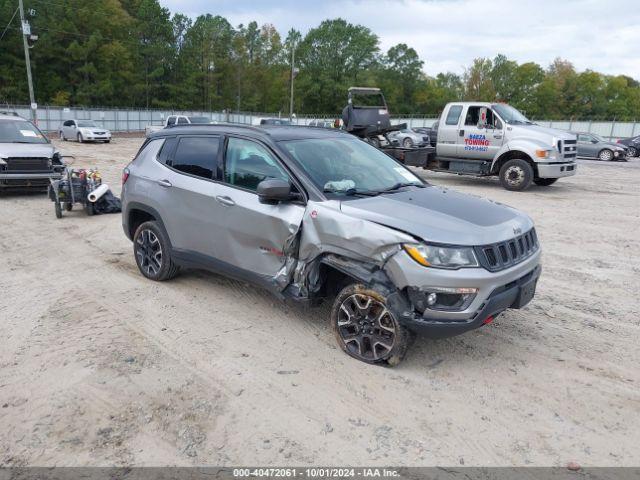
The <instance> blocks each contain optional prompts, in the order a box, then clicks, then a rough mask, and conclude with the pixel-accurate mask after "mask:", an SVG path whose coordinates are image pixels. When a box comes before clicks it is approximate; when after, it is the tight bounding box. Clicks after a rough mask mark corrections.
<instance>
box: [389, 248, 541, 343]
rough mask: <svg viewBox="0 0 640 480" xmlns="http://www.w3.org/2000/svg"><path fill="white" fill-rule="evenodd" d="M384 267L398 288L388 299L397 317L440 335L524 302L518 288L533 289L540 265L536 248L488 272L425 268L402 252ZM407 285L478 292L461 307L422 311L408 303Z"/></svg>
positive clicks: (477, 323)
mask: <svg viewBox="0 0 640 480" xmlns="http://www.w3.org/2000/svg"><path fill="white" fill-rule="evenodd" d="M385 270H386V273H387V275H388V276H389V278H390V279H391V281H392V282H393V283H394V284H395V285H396V287H397V288H398V292H397V293H395V294H394V297H395V298H394V301H393V302H391V303H393V304H394V305H393V308H392V310H393V311H394V314H395V315H396V316H397V318H398V320H399V321H400V322H401V323H403V324H404V325H405V326H407V328H409V329H410V330H413V331H416V332H419V333H424V334H426V335H428V336H430V337H434V338H441V337H449V336H453V335H458V334H461V333H464V332H466V331H468V330H472V329H474V328H478V327H480V326H482V324H483V322H485V320H486V319H487V318H488V317H490V316H495V315H497V314H498V313H500V312H502V311H504V310H506V309H508V308H520V307H522V306H524V304H523V303H522V301H521V300H522V297H521V292H522V291H523V288H524V289H531V288H533V289H535V284H536V282H537V280H538V277H539V276H540V273H541V270H542V269H541V267H540V249H538V250H537V251H536V252H535V253H534V254H532V255H531V256H530V257H528V258H527V259H525V260H524V261H522V262H520V263H519V264H517V265H514V266H513V267H510V268H507V269H505V270H502V271H499V272H489V271H488V270H485V269H484V268H463V269H459V270H441V269H434V268H426V267H423V266H422V265H419V264H418V263H416V262H415V261H414V260H413V259H411V258H410V257H409V256H408V255H407V254H406V253H405V252H399V253H398V254H396V255H394V257H392V258H391V259H390V260H389V262H388V263H387V266H386V267H385ZM409 287H414V288H422V289H425V290H428V289H429V287H458V288H461V287H468V288H477V289H478V292H477V294H476V296H475V298H474V299H473V301H472V302H471V303H470V305H469V306H467V307H466V308H465V309H464V310H462V311H457V312H456V311H443V310H431V309H426V310H424V313H422V314H421V313H420V311H417V310H416V308H415V306H414V305H412V304H411V303H410V301H409V299H408V296H407V295H406V293H405V291H406V289H407V288H409ZM528 300H530V298H529V299H527V301H528ZM525 303H526V302H525Z"/></svg>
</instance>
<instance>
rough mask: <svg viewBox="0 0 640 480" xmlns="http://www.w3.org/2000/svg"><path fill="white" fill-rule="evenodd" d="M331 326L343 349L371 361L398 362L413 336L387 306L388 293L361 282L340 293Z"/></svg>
mask: <svg viewBox="0 0 640 480" xmlns="http://www.w3.org/2000/svg"><path fill="white" fill-rule="evenodd" d="M331 326H332V329H333V333H334V335H335V337H336V341H337V342H338V345H339V346H340V348H341V349H342V351H344V352H345V353H346V354H347V355H349V356H351V357H353V358H355V359H357V360H360V361H362V362H365V363H371V364H386V365H389V366H396V365H398V364H399V363H400V362H401V361H402V359H403V358H404V356H405V354H406V352H407V349H408V347H409V341H410V338H411V334H410V332H409V331H408V330H407V329H406V328H405V327H404V326H402V325H401V324H400V323H398V321H397V320H396V318H395V317H394V316H393V314H392V313H391V312H390V311H389V310H388V309H387V305H386V299H385V297H384V296H383V295H381V294H380V293H379V292H377V291H375V290H372V289H368V288H367V287H366V286H364V285H362V284H357V283H354V284H350V285H347V286H346V287H344V288H343V289H342V290H341V291H340V293H339V294H338V296H337V297H336V299H335V301H334V303H333V307H332V308H331Z"/></svg>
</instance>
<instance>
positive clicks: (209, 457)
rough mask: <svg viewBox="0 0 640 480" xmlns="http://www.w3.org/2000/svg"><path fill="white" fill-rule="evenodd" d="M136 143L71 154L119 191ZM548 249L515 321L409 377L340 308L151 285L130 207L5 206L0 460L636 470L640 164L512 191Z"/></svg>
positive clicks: (450, 342)
mask: <svg viewBox="0 0 640 480" xmlns="http://www.w3.org/2000/svg"><path fill="white" fill-rule="evenodd" d="M141 142H142V140H141V139H140V138H116V139H114V141H113V143H112V144H111V145H88V144H82V145H78V144H72V143H65V144H64V145H61V147H62V148H63V150H64V151H66V152H68V153H70V154H74V155H76V156H77V160H76V163H75V165H76V166H87V167H91V166H97V167H98V168H99V169H100V170H101V171H102V172H103V174H104V177H105V179H106V181H107V182H108V183H109V184H111V185H113V186H114V190H115V191H116V193H119V190H120V186H119V183H120V170H121V168H122V167H123V166H124V165H125V164H126V163H127V162H128V161H129V160H130V159H131V158H132V157H133V155H134V154H135V152H136V151H137V149H138V147H139V146H140V144H141ZM424 175H425V177H426V178H427V179H428V180H429V181H431V182H433V183H436V184H442V185H446V186H450V187H452V188H456V189H459V190H461V191H465V192H469V193H473V194H476V195H481V196H486V197H489V198H492V199H495V200H498V201H502V202H504V203H507V204H510V205H513V206H515V207H518V208H520V209H522V210H524V211H526V212H527V213H529V214H530V215H531V216H532V217H533V219H534V220H535V222H536V224H537V229H538V235H539V237H540V239H541V242H542V245H543V249H544V271H543V276H542V278H541V280H540V283H539V290H538V295H537V297H536V298H535V299H534V301H533V302H532V303H531V304H530V305H529V306H527V308H525V309H523V310H521V311H511V312H508V313H506V314H504V315H503V316H501V317H500V318H498V319H497V320H496V321H495V322H494V323H493V324H492V325H489V326H487V327H484V328H482V329H479V330H476V331H474V332H471V333H467V334H466V335H463V336H460V337H456V338H452V339H447V340H439V341H434V340H426V339H418V340H417V342H416V343H415V344H414V346H413V348H412V349H411V351H410V352H409V355H408V357H407V359H406V360H405V362H404V363H403V364H402V365H401V366H400V367H398V368H395V369H389V368H382V367H371V366H367V365H365V364H362V363H359V362H356V361H354V360H352V359H350V358H348V357H347V356H345V355H344V354H343V353H342V352H341V351H340V350H339V349H338V348H337V347H336V346H335V345H334V339H333V337H332V335H331V332H330V329H329V327H328V323H327V318H328V306H323V307H320V308H318V309H313V310H305V309H303V308H299V307H291V306H285V305H283V304H281V303H280V302H278V301H277V300H275V299H273V298H272V297H271V296H269V294H267V293H264V292H262V291H260V290H257V289H256V288H253V287H251V286H248V285H246V284H243V283H239V282H235V281H232V280H228V279H226V278H223V277H220V276H217V275H213V274H209V273H204V272H186V273H183V274H182V275H181V276H179V277H178V278H176V279H175V280H174V281H171V282H167V283H152V282H150V281H148V280H145V279H144V278H143V277H142V276H141V275H140V274H139V273H138V272H137V269H136V266H135V262H134V259H133V255H132V248H131V244H130V242H129V241H128V240H127V239H126V237H125V236H124V234H123V232H122V229H121V226H120V216H119V215H103V216H97V217H87V216H86V215H85V213H84V212H82V211H74V212H72V213H65V217H64V218H63V219H62V220H57V219H56V218H55V216H54V210H53V204H52V203H51V202H49V200H48V199H47V198H45V197H44V196H43V195H8V196H7V195H5V196H3V197H1V198H0V205H1V212H2V215H1V217H0V226H1V233H0V260H1V261H0V345H2V348H1V349H0V465H5V466H9V465H58V466H60V465H66V466H73V465H124V464H135V465H195V464H197V465H204V464H207V465H223V464H224V465H237V464H277V465H306V464H322V465H367V464H369V465H433V464H439V465H460V464H464V465H467V466H469V465H486V466H494V465H565V464H566V463H567V462H569V461H576V462H578V463H580V464H582V465H585V466H604V465H607V466H609V465H611V466H623V465H626V466H632V465H635V466H637V465H639V464H640V449H639V448H638V445H640V367H639V365H640V349H639V348H638V344H639V343H638V340H639V338H640V335H639V334H640V300H639V298H640V281H639V279H640V253H639V252H640V188H639V187H638V185H639V184H640V161H639V160H638V159H635V160H633V161H631V162H629V163H627V164H604V163H598V162H582V163H581V165H580V168H579V174H578V175H577V176H575V177H573V178H570V179H566V180H561V181H560V182H558V183H557V184H556V185H554V186H552V187H549V188H546V189H543V188H532V189H531V190H529V191H527V192H525V193H511V192H507V191H505V190H503V189H502V188H500V187H499V185H498V184H497V182H496V181H495V180H488V179H475V178H467V177H465V178H463V177H454V176H447V175H440V174H432V173H426V174H424Z"/></svg>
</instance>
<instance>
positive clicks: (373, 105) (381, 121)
mask: <svg viewBox="0 0 640 480" xmlns="http://www.w3.org/2000/svg"><path fill="white" fill-rule="evenodd" d="M342 122H343V128H344V130H346V131H347V132H349V133H351V134H352V135H355V136H356V137H359V138H362V139H363V140H365V141H367V142H369V143H370V144H372V145H373V146H375V147H377V148H379V149H380V150H382V151H383V152H385V153H386V154H387V155H390V156H391V157H393V158H395V159H396V160H399V161H401V162H402V163H404V164H405V165H410V166H415V167H426V165H427V161H428V158H429V155H430V154H432V153H433V152H435V148H433V147H430V146H429V147H410V148H407V147H402V146H400V145H398V144H397V142H394V141H392V140H390V139H389V134H390V133H391V132H396V131H399V130H403V129H405V128H407V124H406V123H401V124H399V125H391V117H390V116H389V109H388V107H387V102H386V100H385V98H384V95H383V94H382V90H380V89H379V88H373V87H351V88H349V90H348V96H347V106H346V107H344V109H343V110H342Z"/></svg>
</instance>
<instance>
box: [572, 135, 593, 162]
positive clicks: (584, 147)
mask: <svg viewBox="0 0 640 480" xmlns="http://www.w3.org/2000/svg"><path fill="white" fill-rule="evenodd" d="M577 156H578V157H586V158H595V157H597V156H598V145H597V144H596V139H595V138H593V137H592V136H591V135H588V134H586V133H580V134H578V155H577Z"/></svg>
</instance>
